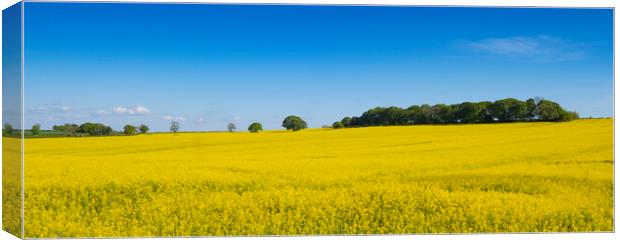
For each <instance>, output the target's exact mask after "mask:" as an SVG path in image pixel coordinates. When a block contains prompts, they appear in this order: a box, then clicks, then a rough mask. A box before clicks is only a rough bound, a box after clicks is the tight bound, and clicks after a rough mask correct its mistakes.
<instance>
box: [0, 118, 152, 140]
mask: <svg viewBox="0 0 620 240" xmlns="http://www.w3.org/2000/svg"><path fill="white" fill-rule="evenodd" d="M148 131H149V127H148V126H146V125H144V124H142V125H140V126H137V127H136V126H132V125H125V127H123V131H116V130H114V129H112V127H110V126H107V125H104V124H102V123H91V122H87V123H83V124H81V125H77V124H70V123H66V124H64V125H54V126H53V127H52V130H41V125H39V124H35V125H33V126H32V128H30V129H25V130H24V137H26V138H39V137H84V136H120V135H136V134H138V133H147V132H148ZM2 136H5V137H20V136H21V131H20V130H19V129H13V126H11V125H10V124H4V126H3V128H2Z"/></svg>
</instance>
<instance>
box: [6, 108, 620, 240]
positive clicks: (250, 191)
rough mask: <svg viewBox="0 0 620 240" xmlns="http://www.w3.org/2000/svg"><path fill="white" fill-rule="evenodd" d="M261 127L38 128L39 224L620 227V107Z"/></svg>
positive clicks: (226, 229) (462, 229) (30, 222)
mask: <svg viewBox="0 0 620 240" xmlns="http://www.w3.org/2000/svg"><path fill="white" fill-rule="evenodd" d="M249 134H252V133H239V134H227V133H181V134H178V135H175V136H172V135H168V134H149V135H142V136H138V137H135V138H128V137H107V138H81V139H78V138H39V139H34V138H33V139H26V140H25V143H24V144H25V148H24V149H25V154H26V155H25V157H26V161H28V163H27V165H26V168H27V170H26V171H25V172H24V173H25V178H26V179H27V181H25V183H24V184H25V189H27V194H26V195H25V202H24V204H25V209H27V210H26V211H25V212H24V214H25V222H24V223H25V229H27V231H26V236H25V237H27V238H55V237H65V238H66V237H138V236H140V237H147V236H213V235H215V236H222V235H299V234H303V235H308V234H386V233H391V234H402V233H471V232H477V233H480V232H484V233H489V232H590V231H606V232H609V231H614V198H613V196H614V185H613V179H614V171H613V166H614V164H613V163H614V156H613V120H611V119H592V120H590V119H588V120H576V121H570V122H562V123H554V124H549V123H545V122H533V123H508V124H470V125H459V126H454V125H437V126H430V125H421V126H394V127H369V128H357V129H351V130H349V131H331V130H329V129H309V130H307V131H301V132H297V133H294V134H293V133H290V132H286V131H266V132H264V133H262V134H254V135H252V137H249ZM3 147H4V146H3ZM291 149H294V151H291ZM3 154H4V153H3ZM18 189H19V188H18ZM16 194H19V190H17V193H16ZM3 210H4V209H3Z"/></svg>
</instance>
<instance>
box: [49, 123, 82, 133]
mask: <svg viewBox="0 0 620 240" xmlns="http://www.w3.org/2000/svg"><path fill="white" fill-rule="evenodd" d="M79 127H80V126H78V125H77V124H69V123H65V125H54V126H53V127H52V130H54V131H58V132H64V133H67V135H71V136H76V135H77V132H78V129H79Z"/></svg>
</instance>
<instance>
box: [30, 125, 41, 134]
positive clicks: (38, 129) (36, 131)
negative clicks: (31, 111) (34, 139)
mask: <svg viewBox="0 0 620 240" xmlns="http://www.w3.org/2000/svg"><path fill="white" fill-rule="evenodd" d="M30 132H31V133H32V135H39V133H40V132H41V124H38V123H37V124H35V125H32V128H30Z"/></svg>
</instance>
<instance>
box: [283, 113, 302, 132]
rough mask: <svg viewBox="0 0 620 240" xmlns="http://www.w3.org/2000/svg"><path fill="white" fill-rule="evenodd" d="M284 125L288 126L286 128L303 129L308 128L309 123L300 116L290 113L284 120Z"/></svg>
mask: <svg viewBox="0 0 620 240" xmlns="http://www.w3.org/2000/svg"><path fill="white" fill-rule="evenodd" d="M282 127H284V128H286V130H293V131H299V130H301V129H304V128H308V124H307V123H306V121H304V120H303V119H301V118H300V117H298V116H295V115H290V116H288V117H286V118H285V119H284V121H282Z"/></svg>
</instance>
